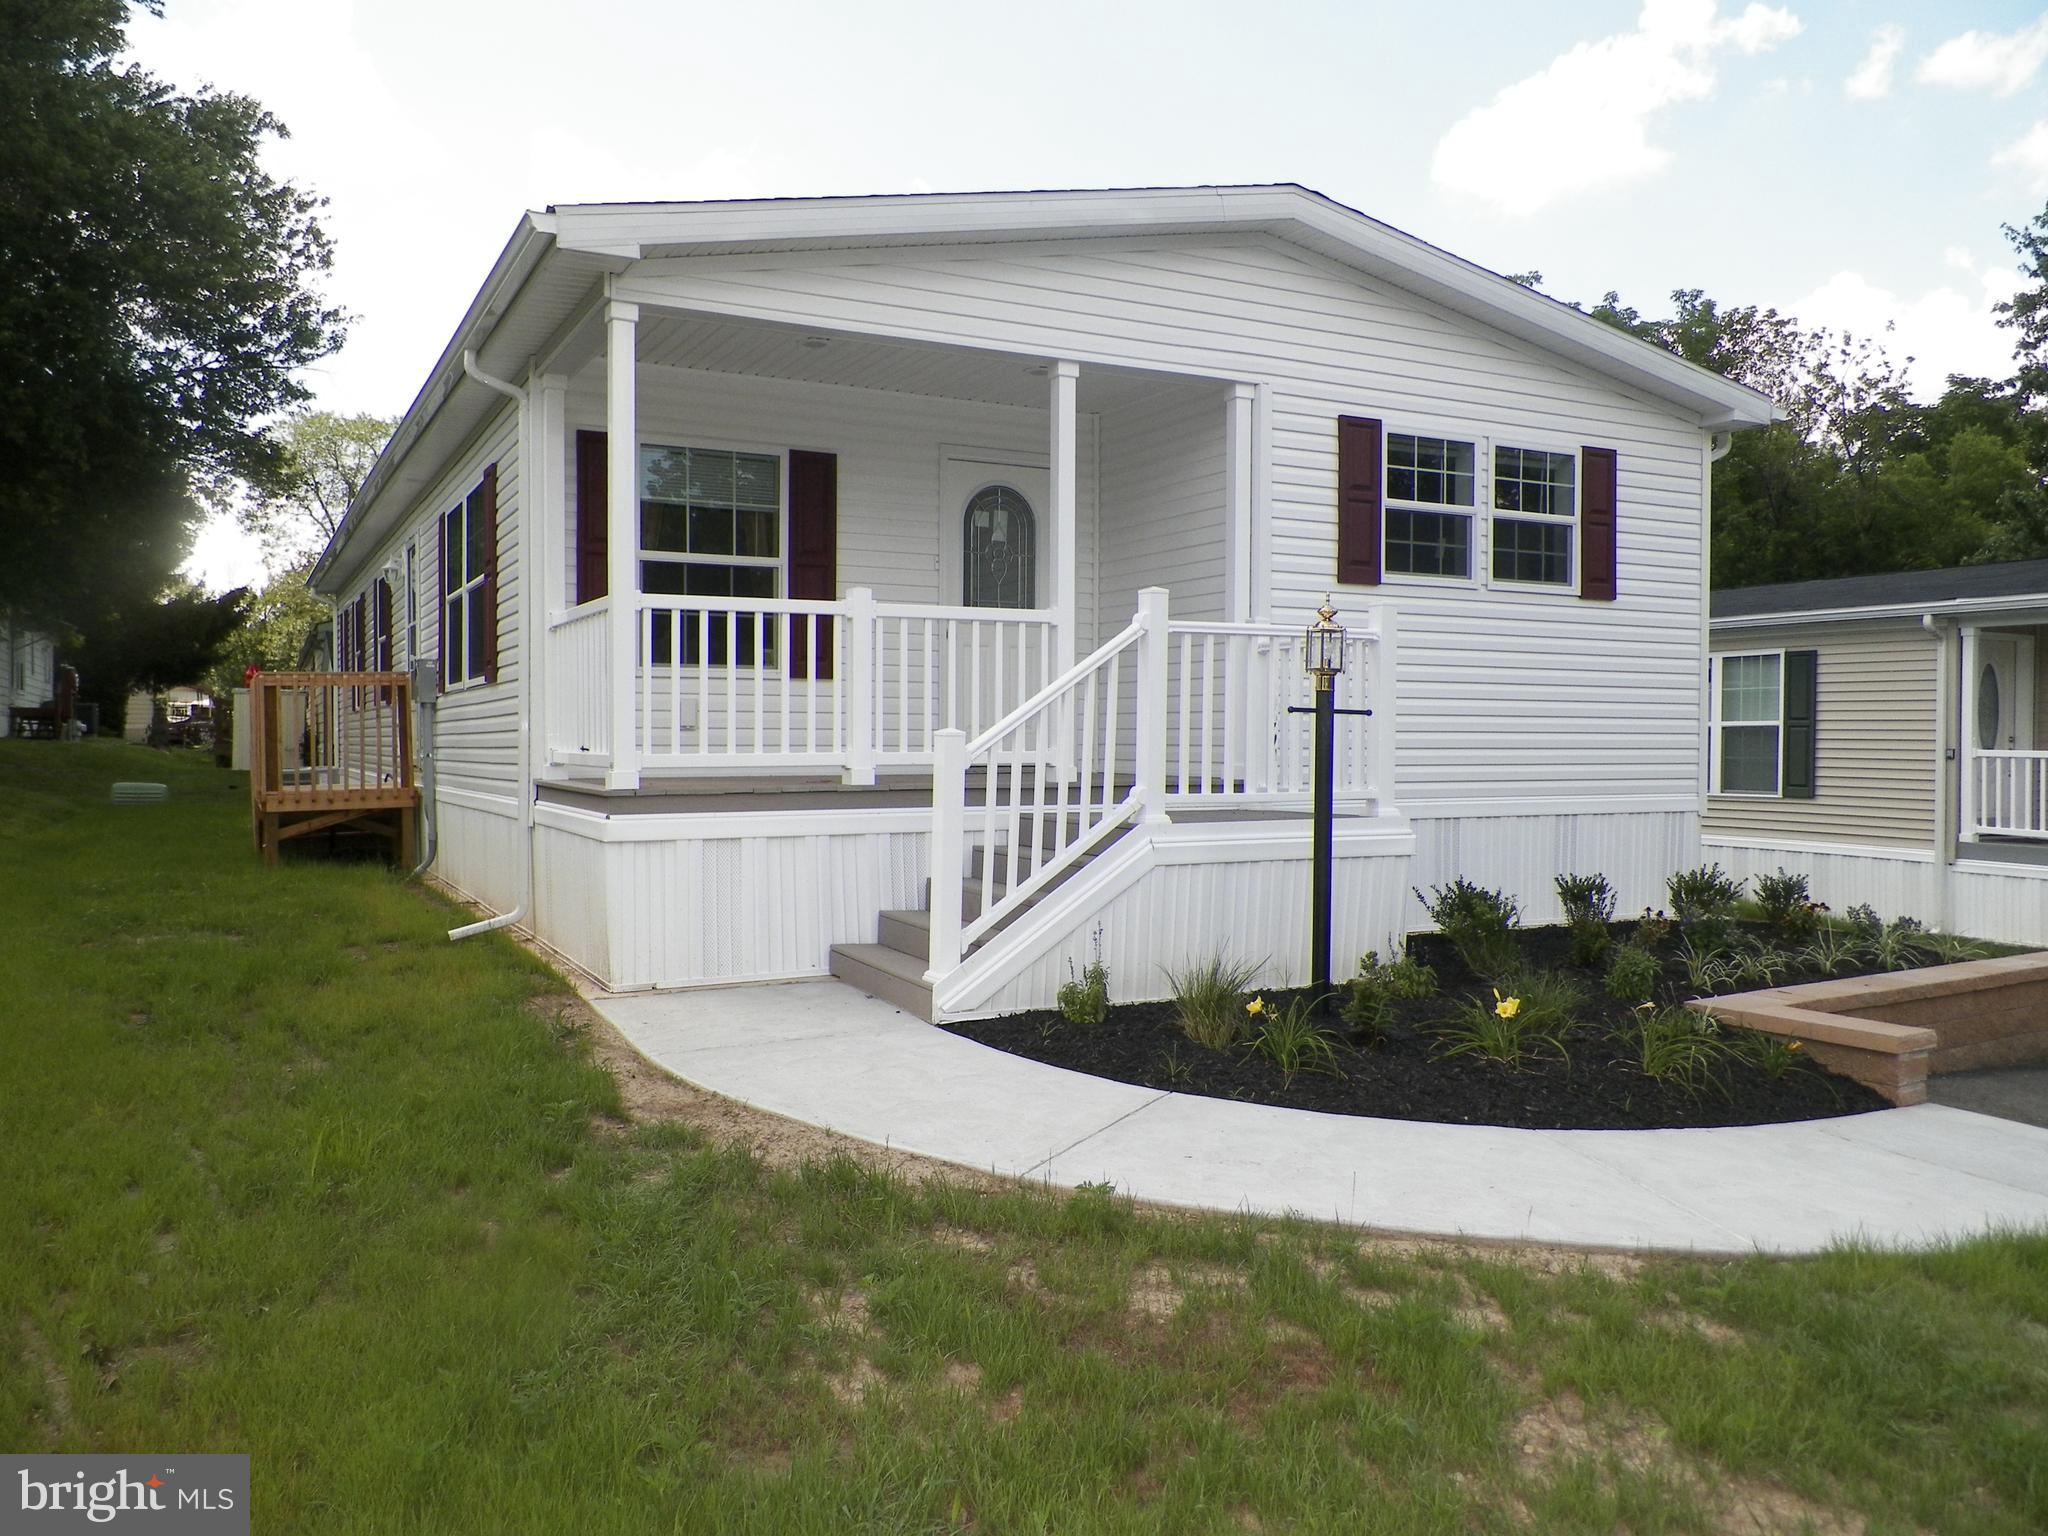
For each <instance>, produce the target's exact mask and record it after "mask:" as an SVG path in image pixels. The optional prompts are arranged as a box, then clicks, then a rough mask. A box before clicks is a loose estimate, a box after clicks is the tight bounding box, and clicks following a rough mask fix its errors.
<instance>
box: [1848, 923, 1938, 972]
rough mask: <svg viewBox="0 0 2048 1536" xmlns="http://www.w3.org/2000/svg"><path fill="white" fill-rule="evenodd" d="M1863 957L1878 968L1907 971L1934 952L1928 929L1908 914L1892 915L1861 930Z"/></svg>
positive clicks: (1926, 959)
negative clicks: (1877, 923) (1885, 920)
mask: <svg viewBox="0 0 2048 1536" xmlns="http://www.w3.org/2000/svg"><path fill="white" fill-rule="evenodd" d="M1862 943H1863V954H1864V958H1865V959H1867V960H1869V961H1870V963H1871V964H1872V965H1874V966H1876V967H1877V968H1878V969H1879V970H1881V971H1910V970H1912V969H1913V967H1915V966H1917V965H1925V964H1926V963H1927V962H1928V961H1929V960H1930V959H1932V958H1933V956H1934V953H1935V951H1934V946H1933V943H1932V942H1931V941H1930V939H1929V938H1928V934H1927V929H1926V927H1925V926H1924V925H1922V924H1921V923H1920V922H1919V921H1918V920H1916V919H1914V918H1910V917H1899V918H1894V919H1892V921H1890V922H1889V923H1880V924H1879V925H1878V926H1877V928H1876V929H1875V930H1874V931H1872V930H1868V929H1866V930H1864V931H1863V934H1862Z"/></svg>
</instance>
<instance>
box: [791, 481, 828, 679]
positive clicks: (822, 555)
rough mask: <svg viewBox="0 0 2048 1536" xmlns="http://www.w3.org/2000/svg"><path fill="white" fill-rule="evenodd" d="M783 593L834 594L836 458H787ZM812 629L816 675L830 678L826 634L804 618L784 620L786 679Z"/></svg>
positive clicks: (815, 597) (800, 666) (804, 657)
mask: <svg viewBox="0 0 2048 1536" xmlns="http://www.w3.org/2000/svg"><path fill="white" fill-rule="evenodd" d="M789 595H790V596H791V597H795V598H802V599H805V600H806V601H809V602H820V603H829V602H832V601H833V600H834V599H836V598H837V597H838V596H839V455H838V454H836V453H811V452H808V451H806V450H804V449H801V448H793V449H791V450H790V454H789ZM813 625H815V629H816V633H817V646H818V676H819V677H821V678H824V677H830V676H831V675H832V630H831V627H830V625H829V624H824V623H816V622H815V621H814V620H811V619H808V618H802V617H799V618H796V619H792V620H791V621H790V633H789V636H788V640H789V656H788V658H787V665H788V670H789V675H790V676H791V677H802V676H804V675H805V673H806V672H807V671H808V669H809V665H810V661H809V655H808V646H807V644H806V640H807V636H806V633H805V631H806V628H807V626H813Z"/></svg>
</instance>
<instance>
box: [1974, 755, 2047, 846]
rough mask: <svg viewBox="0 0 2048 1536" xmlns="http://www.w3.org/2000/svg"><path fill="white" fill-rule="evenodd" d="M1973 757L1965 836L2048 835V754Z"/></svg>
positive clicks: (2038, 836) (2045, 836) (2041, 836)
mask: <svg viewBox="0 0 2048 1536" xmlns="http://www.w3.org/2000/svg"><path fill="white" fill-rule="evenodd" d="M1969 756H1970V766H1969V772H1968V773H1967V774H1966V775H1965V778H1964V783H1965V786H1966V788H1967V789H1968V790H1969V791H1970V795H1969V801H1968V804H1967V805H1966V806H1965V807H1964V813H1963V835H1964V836H1965V837H1970V838H1977V837H1985V836H1992V837H2034V838H2048V752H1981V751H1977V750H1974V749H1973V750H1971V752H1970V754H1969Z"/></svg>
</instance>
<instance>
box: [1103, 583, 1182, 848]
mask: <svg viewBox="0 0 2048 1536" xmlns="http://www.w3.org/2000/svg"><path fill="white" fill-rule="evenodd" d="M1166 615H1167V591H1166V588H1164V587H1146V588H1145V589H1144V590H1143V591H1141V592H1139V593H1138V617H1139V618H1140V619H1141V620H1143V621H1144V625H1145V634H1144V638H1142V639H1141V640H1139V642H1138V680H1137V687H1138V710H1137V715H1138V718H1137V750H1136V753H1135V762H1134V766H1135V768H1136V771H1137V779H1138V795H1139V799H1140V800H1141V802H1142V804H1143V809H1142V811H1141V819H1143V820H1145V821H1148V822H1152V823H1154V824H1157V823H1160V822H1166V821H1171V820H1172V819H1173V818H1172V817H1171V816H1169V815H1168V814H1167V811H1166V668H1167V661H1166V657H1167V633H1166ZM1109 771H1110V770H1108V769H1105V770H1104V772H1105V773H1108V772H1109Z"/></svg>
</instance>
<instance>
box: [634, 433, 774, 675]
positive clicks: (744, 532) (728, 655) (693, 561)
mask: <svg viewBox="0 0 2048 1536" xmlns="http://www.w3.org/2000/svg"><path fill="white" fill-rule="evenodd" d="M640 548H641V550H642V552H643V553H644V554H646V555H648V556H659V557H662V558H646V559H643V560H641V562H640V590H641V591H643V592H648V593H654V594H657V595H662V596H674V597H688V596H697V597H740V598H747V597H774V596H776V595H777V594H778V593H779V592H780V590H781V575H782V459H781V457H780V456H779V455H776V454H767V453H739V452H735V451H733V450H731V449H723V448H688V447H676V446H646V447H643V448H642V449H641V450H640ZM680 557H688V558H680ZM677 606H678V608H679V609H680V610H681V611H680V619H678V618H676V617H674V616H672V615H670V614H668V613H656V614H655V615H654V618H653V624H652V631H653V632H652V635H651V640H652V644H651V646H650V653H649V655H648V658H647V659H648V660H649V661H650V662H652V663H654V664H655V665H658V666H666V665H668V664H670V663H671V662H673V661H678V660H680V661H681V662H682V663H683V664H684V665H686V666H695V665H697V664H698V663H699V662H704V663H708V664H709V665H712V666H725V665H727V664H728V662H730V663H734V664H737V665H739V666H754V665H757V664H760V665H766V666H773V665H775V663H776V644H775V640H776V635H777V632H778V631H779V630H780V628H781V621H779V620H776V621H771V622H769V623H768V624H767V625H766V626H765V628H766V630H767V640H768V643H767V645H766V646H765V647H762V646H760V645H758V644H757V643H756V641H757V636H758V634H759V631H760V630H761V628H763V627H764V626H762V625H761V624H760V623H759V622H758V621H757V619H756V617H755V616H754V615H753V614H726V613H720V612H714V613H712V614H711V615H710V617H709V619H708V620H706V619H704V618H702V617H701V616H700V612H698V611H692V610H688V609H681V605H680V604H678V605H677ZM678 625H680V628H681V630H682V636H681V644H680V645H678V644H677V637H676V634H675V630H676V628H677V627H678ZM757 651H759V652H763V654H759V655H757V654H756V653H757Z"/></svg>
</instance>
